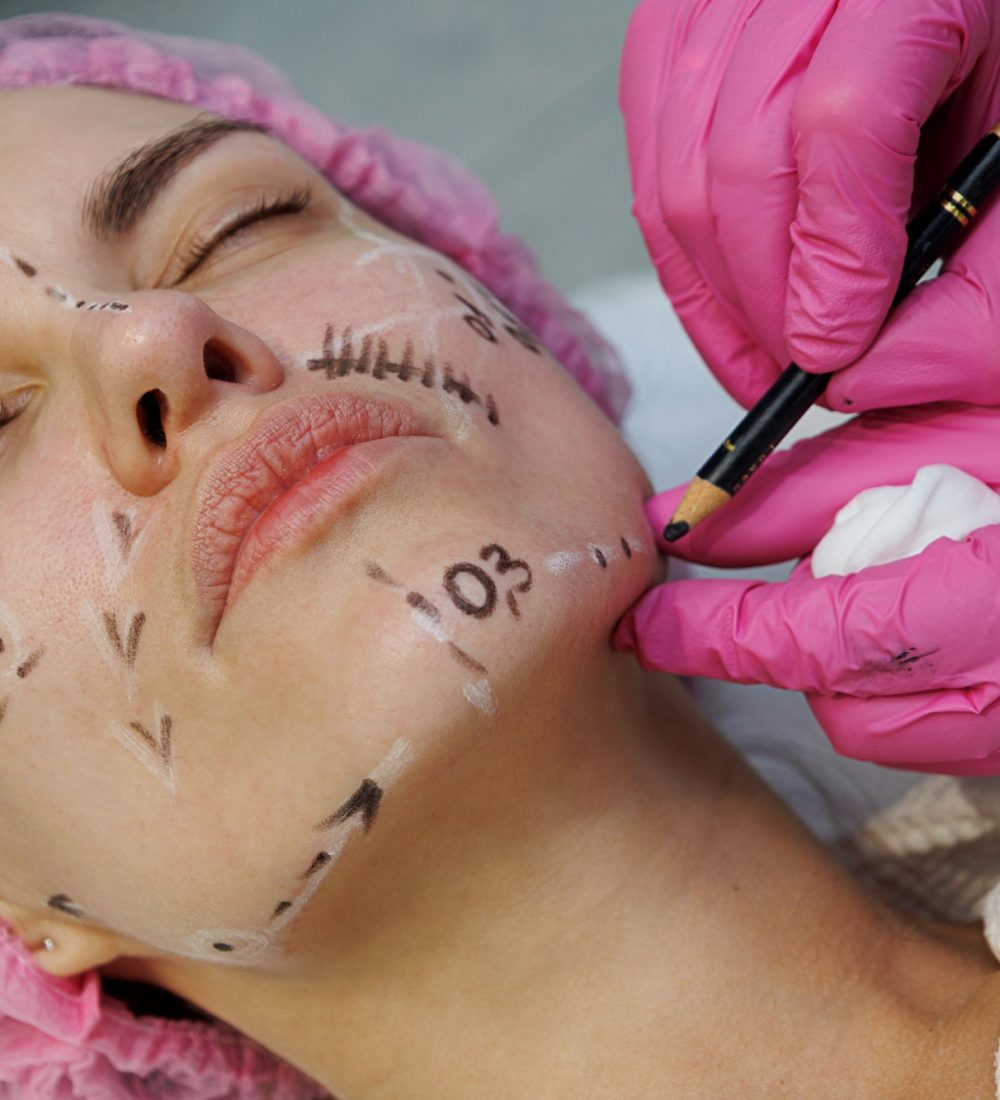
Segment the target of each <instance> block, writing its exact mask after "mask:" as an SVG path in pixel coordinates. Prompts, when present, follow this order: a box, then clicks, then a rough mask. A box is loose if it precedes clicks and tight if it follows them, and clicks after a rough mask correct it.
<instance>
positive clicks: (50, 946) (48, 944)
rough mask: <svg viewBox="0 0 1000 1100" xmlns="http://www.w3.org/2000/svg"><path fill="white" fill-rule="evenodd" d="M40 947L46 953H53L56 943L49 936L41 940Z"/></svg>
mask: <svg viewBox="0 0 1000 1100" xmlns="http://www.w3.org/2000/svg"><path fill="white" fill-rule="evenodd" d="M42 947H44V948H45V950H46V951H55V949H56V941H55V940H54V939H53V938H52V937H51V936H46V937H45V939H44V940H42Z"/></svg>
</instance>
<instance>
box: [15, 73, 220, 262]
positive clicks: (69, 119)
mask: <svg viewBox="0 0 1000 1100" xmlns="http://www.w3.org/2000/svg"><path fill="white" fill-rule="evenodd" d="M199 113H201V112H199V111H198V110H196V109H195V108H192V107H187V106H185V105H184V104H180V103H173V102H171V101H170V100H163V99H154V98H153V97H151V96H141V95H132V94H130V93H126V92H115V91H107V90H105V89H101V88H80V87H61V88H28V89H25V90H23V91H14V92H11V91H5V92H0V244H18V245H19V246H21V247H22V248H23V247H24V246H25V245H26V244H28V243H30V241H31V240H32V239H34V240H38V241H46V240H48V239H49V238H50V236H52V235H56V236H61V237H63V238H64V239H65V235H66V234H68V233H76V232H77V231H78V230H79V212H80V205H81V203H82V202H83V198H84V195H85V194H86V192H87V189H88V188H89V187H90V185H91V183H92V182H93V180H94V178H95V177H96V176H98V175H100V173H101V172H103V171H104V170H105V169H107V168H109V167H110V166H111V165H112V164H113V163H115V162H116V161H117V160H119V159H120V158H121V157H122V156H124V155H125V154H126V153H127V152H129V150H131V149H133V148H134V147H135V146H137V145H141V144H143V143H144V142H146V141H149V140H151V139H152V138H156V137H159V136H161V135H163V134H165V133H167V132H168V131H170V130H172V129H174V128H175V127H177V126H179V125H181V124H182V123H184V122H187V121H188V120H190V119H192V118H194V117H195V116H196V115H198V114H199Z"/></svg>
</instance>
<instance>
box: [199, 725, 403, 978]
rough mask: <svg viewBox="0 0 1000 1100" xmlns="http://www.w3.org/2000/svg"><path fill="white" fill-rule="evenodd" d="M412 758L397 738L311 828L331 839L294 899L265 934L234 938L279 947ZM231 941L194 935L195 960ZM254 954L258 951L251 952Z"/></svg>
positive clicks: (279, 907)
mask: <svg viewBox="0 0 1000 1100" xmlns="http://www.w3.org/2000/svg"><path fill="white" fill-rule="evenodd" d="M414 756H415V753H414V751H413V746H412V745H411V744H410V742H409V741H407V739H406V738H405V737H399V738H397V739H396V741H394V742H393V745H392V747H391V748H390V749H389V752H388V753H387V754H386V755H385V757H383V759H382V760H381V761H380V762H379V764H377V765H376V766H375V767H374V768H373V769H372V770H371V771H370V772H369V774H368V776H367V777H366V778H365V779H364V780H362V782H361V784H360V786H359V787H358V788H357V789H356V790H355V792H354V793H353V794H352V795H351V796H350V797H349V798H348V799H347V800H346V801H345V802H343V803H341V805H340V806H339V807H338V809H336V810H335V811H334V812H333V813H332V814H329V815H328V816H327V817H325V818H323V819H322V820H321V821H320V822H318V823H317V825H316V826H315V829H316V831H318V832H329V831H331V830H333V831H334V838H333V840H332V841H329V842H327V844H326V845H324V847H323V848H322V850H321V851H319V852H318V853H317V854H316V855H314V856H313V858H312V860H311V862H310V864H309V867H308V868H307V869H306V870H305V872H304V873H300V874H299V879H300V881H304V882H305V886H303V888H302V889H301V890H300V891H299V893H298V894H297V895H296V896H295V898H294V899H288V898H285V899H283V900H281V901H279V902H278V903H277V904H276V905H275V907H274V909H273V910H272V911H271V916H270V930H269V932H268V934H267V935H264V934H262V933H253V932H244V933H236V934H235V935H242V936H259V937H260V939H261V940H263V941H264V942H265V943H266V944H267V946H278V945H280V933H282V931H284V930H287V929H288V928H289V926H290V925H291V923H292V922H293V921H294V920H295V918H296V917H297V916H298V914H299V913H300V912H301V911H302V909H303V907H304V906H305V905H306V903H307V902H308V901H309V899H310V898H311V897H312V895H313V894H314V893H315V892H316V890H318V889H319V886H320V883H321V882H322V881H323V879H325V878H326V876H327V874H329V872H330V869H331V868H332V867H333V865H334V864H335V863H336V861H337V859H338V857H339V856H340V853H341V852H342V851H343V850H344V847H345V845H346V844H347V841H348V839H349V838H350V837H351V836H352V835H353V834H354V833H355V832H357V831H359V830H361V831H364V832H367V829H368V828H370V827H371V824H372V822H373V821H374V819H375V814H376V813H377V811H378V807H379V806H380V804H381V801H382V798H383V796H384V794H385V792H386V791H387V790H388V789H389V788H390V787H391V786H392V784H393V783H394V782H395V781H396V779H397V778H398V777H399V776H400V775H401V774H402V773H403V772H404V771H405V770H406V769H407V768H408V767H409V766H410V765H411V764H412V762H413V759H414ZM376 791H377V792H378V793H377V794H376V793H375V792H376ZM366 821H367V827H366V824H365V822H366ZM232 939H233V937H232V936H212V934H211V933H209V932H201V933H198V942H199V943H201V944H205V943H207V944H208V953H207V954H205V955H200V956H197V957H211V956H213V955H214V952H217V951H220V950H222V948H219V947H218V946H216V944H217V943H220V942H221V943H225V944H228V945H229V946H232ZM255 953H259V952H258V951H256V949H255Z"/></svg>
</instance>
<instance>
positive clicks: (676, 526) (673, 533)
mask: <svg viewBox="0 0 1000 1100" xmlns="http://www.w3.org/2000/svg"><path fill="white" fill-rule="evenodd" d="M690 530H691V528H690V527H689V526H688V524H686V523H685V522H684V521H683V520H681V521H680V522H679V523H668V524H667V526H666V527H664V528H663V537H664V538H665V539H666V540H667V542H676V541H677V540H678V539H681V538H683V537H684V536H685V535H686V534H687V533H688V531H690Z"/></svg>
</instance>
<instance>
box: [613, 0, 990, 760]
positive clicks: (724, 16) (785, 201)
mask: <svg viewBox="0 0 1000 1100" xmlns="http://www.w3.org/2000/svg"><path fill="white" fill-rule="evenodd" d="M998 70H1000V13H997V12H996V11H995V10H994V6H993V5H991V4H988V3H986V2H985V0H936V2H934V3H932V4H920V5H914V4H911V3H908V2H906V0H880V2H879V3H870V2H869V0H715V2H714V3H712V4H703V3H695V2H688V0H644V2H642V3H640V5H639V7H638V8H637V10H636V12H635V14H634V15H633V18H632V22H631V24H630V27H629V34H628V37H627V40H626V44H625V50H624V54H623V58H622V79H621V103H622V109H623V112H624V114H625V120H626V133H627V139H628V146H629V158H630V163H631V169H632V180H633V190H634V194H635V202H634V206H633V211H634V213H635V215H636V217H637V219H638V221H639V224H640V227H641V229H642V231H643V235H644V237H645V239H646V243H647V245H648V247H649V250H650V254H651V257H652V259H653V262H654V264H655V265H656V267H657V269H658V271H659V274H660V279H661V283H662V284H663V286H664V289H665V290H666V291H667V294H668V295H669V296H670V298H671V300H672V302H673V304H674V306H675V308H676V310H677V313H678V315H679V317H680V319H681V321H682V322H683V323H684V325H685V328H686V329H687V330H688V333H689V335H690V336H691V337H692V338H693V340H694V342H695V344H696V346H697V347H698V349H699V350H700V351H701V353H702V355H703V356H704V358H705V359H706V361H707V362H708V365H709V366H710V367H711V369H712V371H713V372H714V373H715V375H716V377H717V378H718V379H719V380H720V381H721V382H722V384H723V385H724V386H725V387H726V389H727V390H728V391H729V392H730V393H731V394H732V395H733V396H734V397H735V398H736V399H737V400H738V401H740V402H741V403H743V404H744V405H747V406H749V405H751V404H753V403H754V402H756V401H757V400H758V399H759V398H760V397H761V396H762V394H763V393H764V391H765V390H767V389H768V387H770V386H771V384H772V383H773V382H775V380H776V379H777V378H778V377H779V375H781V376H782V379H783V383H784V381H785V380H786V375H785V374H782V372H783V371H784V369H785V367H787V366H788V364H789V363H790V362H791V361H793V360H794V361H795V362H796V364H797V365H798V367H800V368H802V369H803V370H805V371H812V372H815V373H820V374H826V373H827V372H836V373H834V374H831V375H830V376H829V381H828V384H827V388H826V392H825V396H824V398H823V400H824V403H825V404H827V405H828V406H830V407H831V408H836V409H841V410H844V411H859V410H863V409H887V408H892V407H898V406H913V407H910V408H902V407H900V408H896V409H895V411H893V412H889V413H886V412H880V413H868V414H866V415H864V416H862V417H860V418H858V419H857V420H855V421H852V422H851V423H850V424H847V425H845V426H843V427H842V428H839V429H836V430H835V431H834V432H831V433H827V434H826V435H825V436H823V437H820V438H819V439H816V440H810V441H806V442H804V443H800V444H799V445H798V446H797V447H796V448H794V449H793V450H792V451H790V452H787V453H779V454H776V455H772V456H771V457H770V458H769V459H768V460H767V461H766V462H765V463H764V464H763V466H762V467H761V468H760V469H758V470H757V472H756V473H755V474H754V475H753V477H752V478H751V479H750V481H749V482H746V484H745V485H744V487H743V488H742V489H741V490H740V492H739V493H738V495H737V496H735V497H734V498H733V499H732V500H731V501H730V503H728V504H726V505H725V506H724V507H723V508H722V509H721V511H720V512H718V513H717V514H716V515H711V516H710V517H709V518H708V519H704V520H703V521H702V523H701V525H700V526H698V527H697V529H695V530H691V531H690V533H689V534H687V535H686V536H684V537H683V539H682V541H681V542H676V543H671V544H670V547H669V549H670V552H671V553H673V554H674V555H676V556H679V557H686V558H689V559H691V560H695V561H702V562H704V563H706V564H711V565H719V566H749V565H754V564H761V563H764V562H772V561H785V560H789V559H791V558H795V557H803V560H802V561H801V562H800V563H799V565H798V566H797V568H796V569H795V571H794V572H793V574H792V576H791V578H790V579H789V580H788V581H787V582H785V583H783V584H779V585H774V584H762V583H759V582H754V581H715V580H697V581H695V580H691V581H679V582H672V583H669V584H667V585H664V586H660V587H659V588H656V589H654V590H652V591H651V592H649V593H647V594H646V595H645V596H644V597H643V598H642V599H641V600H640V601H639V602H638V604H637V605H636V606H635V607H633V608H632V609H631V610H630V612H629V613H628V614H627V615H626V616H625V618H624V619H623V621H622V623H621V624H620V627H619V629H618V631H617V634H616V639H615V640H616V644H618V645H620V646H621V647H623V648H628V649H632V650H634V651H635V652H636V654H637V656H638V657H639V659H640V660H641V662H642V663H643V664H644V665H645V666H646V667H655V668H660V669H663V670H664V671H670V672H675V673H680V674H689V675H702V676H715V677H720V678H724V679H730V680H736V681H739V682H757V683H772V684H775V685H777V686H781V687H786V688H793V689H798V690H802V691H804V692H806V694H807V697H808V698H809V701H810V704H811V705H812V708H813V710H814V712H815V713H816V715H817V718H818V719H819V721H820V723H821V724H822V725H823V727H824V728H825V730H826V732H827V734H828V735H829V736H830V738H831V741H832V742H833V744H834V745H835V746H836V747H837V748H838V749H839V750H840V751H841V752H843V753H845V754H846V755H851V756H856V757H860V758H863V759H869V760H875V761H878V762H881V763H885V764H890V765H895V766H899V767H910V768H919V769H924V770H929V771H945V772H955V773H964V774H984V773H996V774H1000V702H998V700H1000V598H998V596H997V592H998V591H1000V514H998V511H997V510H998V508H1000V498H996V499H995V500H994V499H993V494H991V493H990V491H989V490H988V489H986V488H984V487H983V486H981V485H980V486H978V489H980V490H981V491H982V492H983V493H985V494H986V497H987V498H989V503H988V505H987V506H985V507H984V508H983V509H981V512H982V515H983V516H986V515H987V514H988V515H989V517H990V518H982V519H980V520H978V521H976V522H974V523H973V525H972V526H968V525H967V526H965V527H964V528H962V529H961V531H960V533H959V534H957V535H956V532H955V530H953V529H951V528H950V527H949V528H948V530H947V533H949V534H951V535H952V536H953V537H952V538H937V539H936V541H932V542H931V543H930V545H926V542H927V540H926V539H923V540H922V541H921V542H920V543H919V545H920V546H926V548H925V549H923V550H922V552H919V553H915V548H913V547H911V548H910V549H907V550H905V555H906V556H903V557H901V559H900V560H891V559H892V558H893V557H894V556H895V557H899V555H887V556H884V557H881V558H878V559H877V560H878V561H880V562H884V563H885V564H868V563H867V562H865V561H860V562H858V563H856V564H854V565H853V566H851V567H850V568H841V569H840V570H839V572H840V573H843V574H846V575H843V576H838V575H831V576H814V570H813V566H814V562H815V561H817V560H819V558H821V557H822V556H823V555H824V553H825V547H826V546H828V545H829V541H828V540H827V541H825V542H824V544H823V547H821V550H820V553H819V554H817V555H816V556H815V558H814V557H813V550H814V548H815V547H816V545H817V543H818V542H819V541H820V540H821V539H822V538H823V536H824V534H825V533H826V532H827V531H828V529H829V528H830V526H831V524H832V523H833V521H834V517H835V516H836V515H837V513H838V511H839V510H840V508H841V507H842V506H843V505H844V504H846V503H847V502H848V501H850V500H851V499H852V498H853V497H854V496H855V495H856V494H857V493H859V492H861V491H863V490H865V489H870V488H873V487H876V486H886V485H899V486H902V485H907V484H909V483H910V482H911V481H913V479H914V474H915V473H916V471H917V470H918V469H920V468H922V467H926V466H932V465H934V464H945V465H947V466H950V467H957V468H958V469H959V470H964V471H966V472H967V473H968V474H972V475H973V476H975V477H977V478H979V479H980V481H981V482H984V483H985V484H986V485H988V486H991V487H993V488H994V489H995V488H996V487H997V486H998V484H1000V457H998V458H997V459H993V457H992V456H993V455H994V454H997V453H998V451H1000V448H998V446H997V442H996V440H997V438H998V429H1000V409H997V408H991V407H989V406H992V405H1000V369H998V367H997V365H996V364H997V363H998V362H1000V356H998V354H997V351H996V348H997V339H996V333H997V330H998V322H1000V317H998V313H1000V259H998V257H1000V204H997V203H994V204H993V206H992V207H991V208H987V209H986V210H985V211H984V210H977V209H976V208H969V207H968V203H967V200H966V199H965V198H964V196H958V198H956V199H955V201H956V202H958V203H959V205H960V208H959V209H955V210H951V211H950V213H949V215H948V216H946V217H945V219H944V220H945V223H948V222H949V218H950V217H954V218H955V219H956V222H958V223H961V224H963V225H965V224H966V223H967V222H971V221H972V220H975V223H976V229H975V232H974V233H971V234H969V235H968V236H967V237H965V239H963V240H961V242H960V244H959V245H958V247H955V246H954V245H953V244H952V245H949V246H948V248H947V249H946V251H945V252H944V255H945V263H944V267H943V269H942V274H941V276H939V278H937V279H936V280H934V281H932V282H930V283H927V284H924V285H922V286H920V287H918V288H917V289H916V290H913V291H911V292H910V294H909V297H908V298H906V300H905V301H902V302H901V303H900V304H898V305H897V306H896V308H895V310H894V312H893V315H892V318H891V320H890V323H889V324H888V325H886V326H885V328H884V329H882V325H883V323H884V321H885V318H886V314H887V312H888V311H889V308H890V305H891V304H892V302H893V299H894V297H895V296H896V293H897V288H898V287H900V288H901V287H902V286H905V285H906V282H905V279H904V280H903V282H902V283H901V278H900V276H901V272H902V271H903V256H904V253H905V254H907V256H908V260H907V264H908V265H910V264H912V258H911V256H910V254H911V253H912V257H913V258H916V257H917V256H918V254H919V253H918V251H914V249H915V247H916V243H917V242H918V241H919V240H920V237H919V236H917V237H913V238H912V239H911V240H910V248H909V249H908V248H907V243H908V239H907V233H906V226H907V222H908V221H909V219H910V217H911V215H912V214H913V212H914V211H917V210H924V211H926V212H928V213H931V212H932V211H933V210H935V209H938V207H937V206H936V205H935V203H936V202H938V201H940V203H941V207H942V208H943V209H944V210H945V211H949V202H948V196H945V197H944V198H943V199H941V200H934V195H935V193H936V192H937V191H938V188H939V187H940V186H941V184H942V183H943V182H944V180H945V178H947V177H949V174H950V173H951V172H952V171H953V170H955V168H956V165H957V164H958V162H959V161H960V160H962V159H963V158H964V157H965V156H966V154H968V153H969V152H970V150H971V149H972V147H973V146H974V145H975V146H976V149H977V153H976V154H974V155H973V156H971V157H970V158H969V160H970V162H971V161H974V160H975V159H976V157H977V156H978V155H979V150H980V149H981V148H985V147H986V143H981V144H980V145H977V142H978V141H979V139H980V138H981V137H982V135H983V134H984V133H985V132H986V131H987V130H989V129H991V128H993V127H994V126H995V124H996V121H997V118H998V116H1000V87H998V85H1000V79H998V77H1000V71H998ZM681 105H683V108H682V107H681ZM996 132H997V131H996V130H994V133H996ZM990 155H992V154H990ZM965 163H966V162H965V161H964V160H963V165H964V164H965ZM963 178H964V177H963ZM970 179H971V177H970ZM948 186H951V187H954V186H955V184H953V183H949V185H948ZM963 205H964V210H965V213H964V214H963V209H962V208H961V207H962V206H963ZM966 215H968V217H967V216H966ZM923 216H924V215H921V217H923ZM931 216H932V217H936V218H937V219H938V221H940V217H941V215H940V209H938V214H937V215H934V214H933V213H931ZM914 224H917V223H914ZM952 234H953V230H952ZM953 235H954V234H953ZM949 253H950V254H949ZM937 254H938V255H940V254H941V252H938V253H937ZM923 266H926V265H923ZM923 266H920V267H918V268H917V270H918V272H919V271H920V270H923ZM907 270H910V268H909V266H908V268H907ZM913 278H916V275H914V276H913ZM909 285H911V286H912V279H911V281H910V284H909ZM880 330H881V331H880ZM786 373H787V377H788V379H790V378H791V375H792V374H794V373H795V372H794V371H790V372H786ZM798 373H799V376H800V378H801V379H807V378H808V375H807V374H802V373H801V371H799V372H798ZM798 384H799V383H795V385H796V386H797V385H798ZM821 390H822V387H820V389H819V390H818V391H817V392H821ZM785 392H786V393H791V392H793V391H790V390H786V391H785ZM815 399H816V398H815V394H814V395H813V396H812V397H811V398H810V400H815ZM770 400H771V397H770V395H769V401H770ZM942 401H948V402H969V403H970V404H969V405H966V406H964V407H963V406H961V405H957V404H952V405H934V404H929V403H932V402H942ZM977 405H978V406H984V407H980V408H977V407H976V406H977ZM772 407H773V409H775V410H776V409H777V408H778V406H777V405H776V404H774V405H773V406H772ZM789 407H790V406H789ZM762 409H763V406H762ZM755 415H756V410H755ZM766 415H770V414H766ZM797 415H801V414H800V413H799V414H797ZM755 423H758V424H760V425H763V424H764V423H765V422H764V420H763V419H761V418H760V417H758V419H757V421H755ZM768 430H770V429H768ZM736 431H737V433H741V432H742V431H743V425H741V426H740V427H739V428H738V429H736ZM748 438H749V437H748ZM754 438H755V437H754ZM778 438H780V437H778ZM732 439H733V440H737V446H736V447H735V448H734V445H733V444H732V443H730V442H729V441H727V442H726V444H725V445H724V447H721V448H720V449H719V451H718V452H717V455H718V456H720V461H723V462H724V463H728V462H729V458H730V457H732V458H734V459H736V458H739V463H738V464H737V465H738V466H739V468H740V469H744V470H747V471H750V470H752V469H754V468H755V466H756V464H757V463H756V462H754V463H753V465H750V462H751V461H752V460H753V459H754V454H756V455H758V456H762V455H763V454H764V453H765V452H764V451H758V450H756V448H757V444H756V443H754V444H752V445H751V446H750V447H749V448H746V447H744V446H743V444H742V443H741V442H739V440H738V437H737V435H733V436H732ZM740 439H742V436H740ZM707 442H708V441H707ZM773 443H774V437H772V440H771V445H772V446H773ZM744 450H745V451H746V454H745V455H744V454H743V452H744ZM730 451H732V452H734V454H733V455H732V456H727V455H726V454H725V453H724V452H730ZM751 451H754V454H751V453H750V452H751ZM740 456H743V457H740ZM714 460H715V459H714V456H713V461H714ZM710 465H712V463H708V464H706V473H705V476H709V475H708V474H707V467H708V466H710ZM713 469H714V467H713ZM734 469H735V473H734V475H733V476H736V473H738V472H739V470H738V469H736V468H735V467H734ZM699 473H701V471H699ZM926 473H928V472H927V471H924V474H926ZM713 476H714V474H713ZM720 476H721V475H720ZM922 476H923V475H922ZM957 476H958V477H959V478H960V477H962V475H960V474H959V475H957ZM918 481H919V479H918ZM741 483H742V482H741V481H735V482H734V483H733V484H734V485H735V486H736V487H737V488H738V487H739V485H740V484H741ZM705 484H706V485H707V484H708V483H705ZM716 484H718V485H720V486H721V487H722V488H726V486H725V485H723V482H722V481H719V482H716ZM921 484H924V485H926V484H927V478H926V477H924V480H923V482H922V483H921ZM947 484H949V485H950V484H951V482H948V483H947ZM973 484H975V483H973ZM916 487H917V483H915V484H914V489H913V490H912V491H911V496H910V498H909V499H910V502H911V508H912V502H913V499H914V497H913V495H912V493H913V492H915V491H916ZM685 489H686V486H681V487H679V488H677V489H675V490H672V491H670V492H667V493H663V494H660V495H659V496H658V497H656V498H654V500H653V501H651V502H650V504H649V507H648V509H647V512H648V514H649V517H650V521H651V523H652V525H653V527H654V529H655V531H656V533H657V536H658V537H660V535H661V533H662V531H663V527H664V525H665V524H666V523H667V522H668V521H669V520H671V518H673V517H674V510H675V508H676V507H677V505H678V503H679V502H680V500H681V497H682V495H683V494H684V490H685ZM712 491H713V492H714V493H716V495H718V490H712ZM732 491H733V490H732V489H729V490H728V492H729V493H731V492H732ZM917 496H918V497H919V493H917ZM941 498H942V492H940V491H938V492H937V500H936V501H935V502H934V506H935V507H936V508H939V509H941V505H942V499H941ZM721 499H723V498H722V497H720V498H719V500H721ZM719 500H716V501H715V503H714V504H712V507H717V506H718V503H719ZM980 500H982V498H980ZM852 507H853V506H852ZM918 510H919V509H918ZM961 510H962V508H961V505H960V504H959V502H958V501H956V502H955V503H954V506H951V503H950V502H949V501H948V500H945V501H944V507H943V509H942V511H943V512H944V513H951V514H950V515H948V523H949V524H950V523H951V522H952V521H953V520H954V519H955V518H956V514H957V513H958V512H961ZM973 511H976V509H973ZM702 514H705V513H704V512H703V513H702ZM897 514H898V513H897ZM925 521H926V517H924V518H923V520H921V522H923V523H924V526H925V527H926V526H927V524H926V522H925ZM888 522H889V526H892V522H894V521H893V520H891V519H890V520H889V521H888ZM672 526H673V528H675V530H673V531H672V537H675V538H676V537H677V534H678V532H682V531H687V530H689V526H688V524H687V523H686V522H685V523H683V524H678V523H675V524H673V525H672ZM883 526H884V524H883ZM918 526H919V524H918ZM947 526H948V525H947V524H946V527H947ZM974 528H975V529H974ZM931 530H932V531H933V526H932V527H931ZM841 531H843V529H841ZM970 532H971V533H970ZM942 533H945V532H942ZM876 534H877V532H876ZM891 541H892V539H891V538H890V540H889V542H891ZM661 546H665V544H664V543H662V542H661ZM863 566H867V567H863ZM817 572H820V571H819V570H817Z"/></svg>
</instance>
